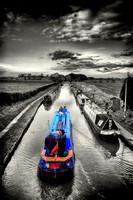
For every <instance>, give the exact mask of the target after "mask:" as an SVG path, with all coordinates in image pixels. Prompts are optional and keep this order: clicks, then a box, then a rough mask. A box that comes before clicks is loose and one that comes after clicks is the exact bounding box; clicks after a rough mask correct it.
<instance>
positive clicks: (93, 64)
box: [50, 50, 133, 73]
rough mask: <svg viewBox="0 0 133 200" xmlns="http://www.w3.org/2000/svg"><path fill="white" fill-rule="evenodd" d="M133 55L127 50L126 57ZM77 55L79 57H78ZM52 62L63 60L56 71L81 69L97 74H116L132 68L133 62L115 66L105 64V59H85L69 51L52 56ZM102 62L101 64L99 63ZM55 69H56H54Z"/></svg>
mask: <svg viewBox="0 0 133 200" xmlns="http://www.w3.org/2000/svg"><path fill="white" fill-rule="evenodd" d="M126 52H127V54H128V55H129V54H130V55H131V54H132V53H133V52H131V51H130V50H126V51H125V53H124V55H126V56H127V54H126ZM76 55H77V56H76ZM50 56H51V58H52V60H61V59H63V61H62V60H61V61H60V62H58V63H57V64H58V66H57V67H56V69H58V70H71V71H75V70H81V69H95V70H96V71H97V72H102V73H107V72H114V71H117V70H120V69H124V68H132V67H133V62H129V63H127V64H120V63H119V64H114V63H110V62H107V63H106V64H102V63H103V61H104V60H103V59H101V58H100V57H98V56H96V57H95V56H88V57H86V58H83V57H82V55H81V54H77V53H73V52H69V51H61V50H59V51H55V52H53V53H51V54H50ZM99 61H100V62H99ZM54 69H55V68H54Z"/></svg>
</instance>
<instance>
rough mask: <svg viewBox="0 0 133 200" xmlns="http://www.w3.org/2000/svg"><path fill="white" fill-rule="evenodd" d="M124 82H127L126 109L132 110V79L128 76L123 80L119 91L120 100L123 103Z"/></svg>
mask: <svg viewBox="0 0 133 200" xmlns="http://www.w3.org/2000/svg"><path fill="white" fill-rule="evenodd" d="M126 81H127V95H126V102H127V108H129V109H131V110H133V77H131V76H128V77H127V78H126V79H125V80H124V83H123V86H122V88H121V91H120V98H121V99H122V100H123V101H124V102H125V88H126Z"/></svg>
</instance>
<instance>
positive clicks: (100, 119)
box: [95, 114, 118, 130]
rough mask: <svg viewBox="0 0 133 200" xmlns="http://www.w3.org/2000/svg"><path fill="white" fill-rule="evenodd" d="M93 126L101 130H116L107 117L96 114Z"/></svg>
mask: <svg viewBox="0 0 133 200" xmlns="http://www.w3.org/2000/svg"><path fill="white" fill-rule="evenodd" d="M95 124H96V125H97V126H98V127H99V128H101V129H102V130H118V127H117V126H116V124H115V122H114V120H113V119H112V117H111V116H109V115H105V114H98V115H97V116H96V122H95Z"/></svg>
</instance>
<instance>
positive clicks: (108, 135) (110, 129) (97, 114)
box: [83, 102, 120, 142]
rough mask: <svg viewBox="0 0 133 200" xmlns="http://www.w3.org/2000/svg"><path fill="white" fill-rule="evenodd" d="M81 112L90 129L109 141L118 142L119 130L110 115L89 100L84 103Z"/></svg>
mask: <svg viewBox="0 0 133 200" xmlns="http://www.w3.org/2000/svg"><path fill="white" fill-rule="evenodd" d="M83 113H84V115H85V117H86V119H87V121H88V123H89V124H90V126H91V128H92V130H93V131H94V132H95V133H97V134H98V135H99V136H100V137H101V138H103V139H104V140H107V141H109V142H118V136H119V135H120V131H119V129H118V127H117V125H116V123H115V121H114V120H113V118H112V117H111V115H109V114H108V113H107V112H106V111H104V110H102V109H101V108H99V107H98V106H97V105H96V104H94V103H92V104H91V103H89V102H88V104H85V105H84V107H83Z"/></svg>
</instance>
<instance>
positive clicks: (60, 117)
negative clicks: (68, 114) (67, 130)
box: [59, 112, 63, 121]
mask: <svg viewBox="0 0 133 200" xmlns="http://www.w3.org/2000/svg"><path fill="white" fill-rule="evenodd" d="M62 116H63V113H62V112H60V114H59V121H62Z"/></svg>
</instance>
